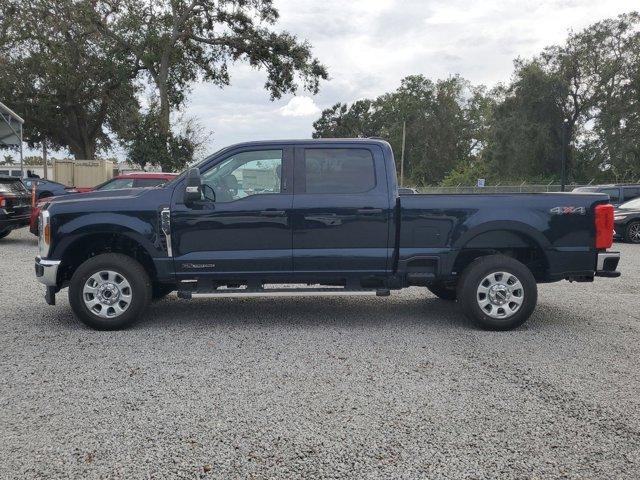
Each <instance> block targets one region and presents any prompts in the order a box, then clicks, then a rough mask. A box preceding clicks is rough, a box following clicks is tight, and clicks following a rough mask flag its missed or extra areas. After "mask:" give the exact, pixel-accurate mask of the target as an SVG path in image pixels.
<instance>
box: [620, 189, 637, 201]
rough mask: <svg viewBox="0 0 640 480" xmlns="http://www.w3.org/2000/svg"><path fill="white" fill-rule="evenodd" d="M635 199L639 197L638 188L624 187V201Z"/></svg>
mask: <svg viewBox="0 0 640 480" xmlns="http://www.w3.org/2000/svg"><path fill="white" fill-rule="evenodd" d="M637 197H640V187H626V188H625V189H624V199H625V200H632V199H634V198H637Z"/></svg>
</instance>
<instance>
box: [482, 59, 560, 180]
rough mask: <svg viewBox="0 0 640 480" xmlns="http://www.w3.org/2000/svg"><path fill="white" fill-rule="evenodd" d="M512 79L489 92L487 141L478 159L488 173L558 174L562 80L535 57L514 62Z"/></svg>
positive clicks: (511, 176) (516, 175) (518, 177)
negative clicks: (492, 102) (487, 166)
mask: <svg viewBox="0 0 640 480" xmlns="http://www.w3.org/2000/svg"><path fill="white" fill-rule="evenodd" d="M515 66H516V71H515V74H514V79H513V81H512V83H511V85H509V86H508V87H506V88H504V87H499V88H497V89H496V90H494V92H493V94H494V96H495V97H496V98H497V99H498V100H497V101H496V103H495V105H494V107H493V112H492V115H491V124H490V127H489V133H488V142H487V146H486V149H485V151H484V152H483V159H484V161H485V162H488V163H489V164H490V165H491V168H490V169H489V171H490V172H495V174H494V178H495V179H500V180H502V181H504V180H507V179H509V180H520V181H521V180H525V179H530V178H533V177H540V178H554V177H556V178H559V173H560V161H559V159H560V155H561V140H562V138H561V137H562V133H561V129H562V123H563V119H564V115H565V113H564V111H563V109H562V107H561V105H560V99H562V98H564V96H565V95H566V92H567V91H568V89H567V86H566V84H565V83H564V82H563V81H562V79H561V78H560V77H559V76H558V75H555V74H553V73H547V72H546V71H545V69H544V68H543V66H542V65H540V63H539V62H537V61H535V60H534V61H529V62H525V61H522V60H517V61H516V62H515Z"/></svg>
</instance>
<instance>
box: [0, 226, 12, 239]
mask: <svg viewBox="0 0 640 480" xmlns="http://www.w3.org/2000/svg"><path fill="white" fill-rule="evenodd" d="M10 233H11V229H10V228H7V229H6V230H0V238H4V237H6V236H7V235H9V234H10Z"/></svg>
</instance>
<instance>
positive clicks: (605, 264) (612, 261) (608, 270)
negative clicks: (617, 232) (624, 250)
mask: <svg viewBox="0 0 640 480" xmlns="http://www.w3.org/2000/svg"><path fill="white" fill-rule="evenodd" d="M619 261H620V252H601V253H598V260H597V262H596V276H597V277H619V276H620V272H618V271H617V270H616V268H618V262H619Z"/></svg>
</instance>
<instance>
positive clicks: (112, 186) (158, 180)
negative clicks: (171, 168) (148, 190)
mask: <svg viewBox="0 0 640 480" xmlns="http://www.w3.org/2000/svg"><path fill="white" fill-rule="evenodd" d="M177 176H178V174H177V173H164V172H132V173H123V174H122V175H118V176H117V177H114V178H112V179H110V180H107V181H106V182H104V183H101V184H100V185H97V186H96V187H94V188H93V190H119V189H123V188H145V187H157V186H159V185H163V184H165V183H167V182H170V181H171V180H173V179H174V178H175V177H177Z"/></svg>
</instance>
